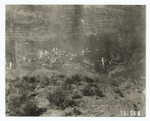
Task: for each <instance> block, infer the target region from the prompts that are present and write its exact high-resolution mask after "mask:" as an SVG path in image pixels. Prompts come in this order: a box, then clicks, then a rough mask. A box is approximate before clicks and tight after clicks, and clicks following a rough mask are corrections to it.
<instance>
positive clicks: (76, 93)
mask: <svg viewBox="0 0 150 121" xmlns="http://www.w3.org/2000/svg"><path fill="white" fill-rule="evenodd" d="M81 97H82V96H81V95H80V94H79V92H75V93H74V95H73V96H72V99H78V98H81Z"/></svg>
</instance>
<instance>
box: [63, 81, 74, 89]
mask: <svg viewBox="0 0 150 121" xmlns="http://www.w3.org/2000/svg"><path fill="white" fill-rule="evenodd" d="M61 87H62V89H63V90H71V89H72V86H71V84H70V83H68V82H67V81H64V83H63V84H62V86H61Z"/></svg>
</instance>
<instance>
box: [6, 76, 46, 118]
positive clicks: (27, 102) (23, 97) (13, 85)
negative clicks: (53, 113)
mask: <svg viewBox="0 0 150 121" xmlns="http://www.w3.org/2000/svg"><path fill="white" fill-rule="evenodd" d="M31 82H32V83H31ZM6 87H7V88H6V107H7V108H6V113H7V114H9V115H10V116H39V115H40V114H41V113H42V112H43V109H39V108H38V107H37V106H36V105H35V103H34V102H33V101H32V100H31V99H29V98H28V94H29V93H30V92H31V91H33V90H34V89H35V88H36V84H34V81H33V80H32V81H30V77H28V76H26V77H23V78H18V79H14V80H12V82H10V83H8V84H7V85H6Z"/></svg>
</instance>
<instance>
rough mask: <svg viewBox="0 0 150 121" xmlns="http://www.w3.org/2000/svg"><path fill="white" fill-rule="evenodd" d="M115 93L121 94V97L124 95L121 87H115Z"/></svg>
mask: <svg viewBox="0 0 150 121" xmlns="http://www.w3.org/2000/svg"><path fill="white" fill-rule="evenodd" d="M115 93H117V94H119V96H120V97H124V95H123V93H122V91H121V90H120V89H119V88H116V89H115Z"/></svg>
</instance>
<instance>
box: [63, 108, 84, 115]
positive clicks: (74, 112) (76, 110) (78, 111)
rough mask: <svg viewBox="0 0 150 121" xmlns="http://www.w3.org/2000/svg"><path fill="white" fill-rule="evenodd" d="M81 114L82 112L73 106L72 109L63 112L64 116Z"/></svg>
mask: <svg viewBox="0 0 150 121" xmlns="http://www.w3.org/2000/svg"><path fill="white" fill-rule="evenodd" d="M81 114H82V112H81V111H80V110H79V109H76V108H74V109H73V110H70V111H68V112H65V114H64V116H78V115H81Z"/></svg>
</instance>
